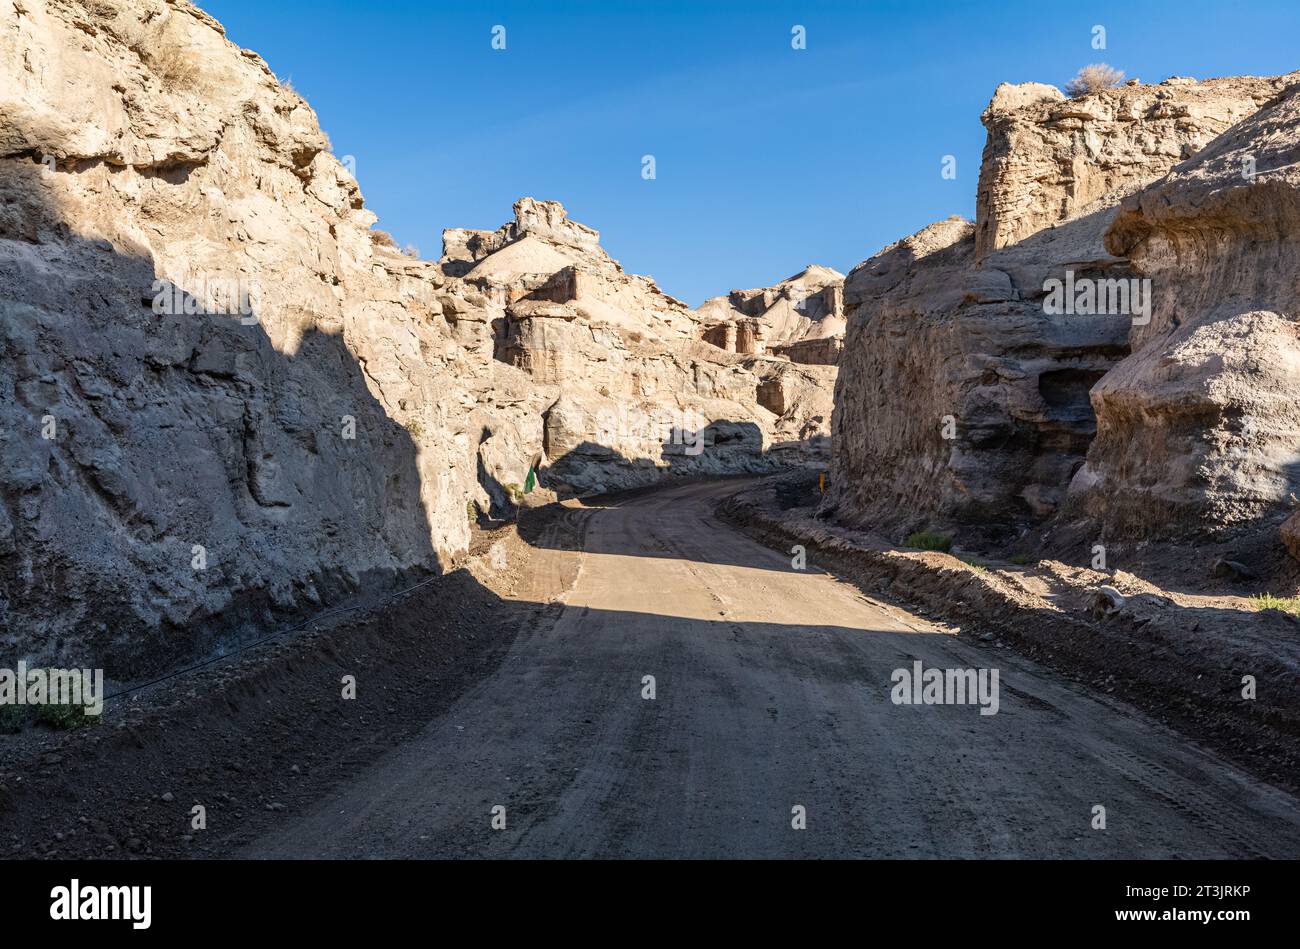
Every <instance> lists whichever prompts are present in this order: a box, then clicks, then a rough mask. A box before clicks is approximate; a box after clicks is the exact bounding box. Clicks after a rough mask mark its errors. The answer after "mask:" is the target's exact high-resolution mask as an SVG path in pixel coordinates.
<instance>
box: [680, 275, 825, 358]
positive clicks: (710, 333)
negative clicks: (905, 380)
mask: <svg viewBox="0 0 1300 949" xmlns="http://www.w3.org/2000/svg"><path fill="white" fill-rule="evenodd" d="M695 317H696V319H697V320H699V322H700V324H701V326H702V327H703V335H704V339H706V340H707V341H709V342H711V343H713V344H714V345H715V346H718V347H720V348H722V349H725V350H726V351H727V352H734V353H756V354H761V353H770V354H772V355H774V356H784V357H786V358H787V359H789V360H791V361H793V362H799V363H806V364H809V365H820V366H834V365H836V364H837V363H838V362H839V357H840V353H841V352H842V351H843V349H844V326H845V324H844V275H843V274H841V273H839V272H838V271H835V270H832V269H831V268H830V267H822V266H819V265H817V264H810V265H809V266H807V267H805V268H804V269H803V270H801V271H800V272H799V273H797V274H795V275H794V276H793V277H789V278H788V279H786V280H782V281H781V282H780V283H778V284H776V285H775V286H771V287H762V288H760V289H757V290H732V291H731V293H730V294H728V295H727V296H725V297H714V298H713V299H711V300H707V301H705V303H704V304H703V305H702V306H701V307H700V308H699V309H698V310H696V311H695Z"/></svg>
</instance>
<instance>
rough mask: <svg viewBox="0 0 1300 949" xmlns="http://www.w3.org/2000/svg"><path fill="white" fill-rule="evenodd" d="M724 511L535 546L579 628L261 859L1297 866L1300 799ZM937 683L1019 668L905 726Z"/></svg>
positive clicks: (519, 663)
mask: <svg viewBox="0 0 1300 949" xmlns="http://www.w3.org/2000/svg"><path fill="white" fill-rule="evenodd" d="M730 489H731V488H730V486H728V485H727V484H716V483H714V484H704V485H700V484H695V485H683V486H676V487H672V488H668V489H665V490H662V491H658V492H656V493H653V494H649V495H644V496H641V497H638V498H635V499H632V500H629V501H626V502H623V503H620V504H617V505H616V506H612V507H609V508H606V509H602V510H599V511H596V512H594V513H592V514H591V515H590V519H589V521H588V522H587V525H586V533H585V537H584V539H583V542H582V547H583V550H582V551H581V552H580V553H578V552H574V551H565V550H559V549H542V550H539V551H538V552H537V558H536V559H537V565H536V568H535V569H536V572H537V575H538V576H539V577H559V576H565V577H568V578H569V579H570V580H571V586H570V587H569V589H568V590H567V592H565V593H563V594H562V597H561V599H562V602H563V608H562V609H559V610H553V611H550V612H549V615H548V618H547V619H546V620H545V621H544V622H542V623H541V624H539V625H538V626H537V627H536V628H534V629H531V630H529V631H526V632H525V633H524V634H522V635H521V636H520V637H519V639H518V640H517V642H515V644H514V645H513V647H512V648H511V651H510V653H509V654H508V655H507V656H506V658H505V660H504V661H503V662H502V663H501V664H500V665H499V667H497V668H496V669H495V670H494V671H493V672H492V673H491V674H490V675H489V677H488V678H486V679H485V680H484V681H482V682H481V683H480V684H479V685H477V686H476V687H474V688H473V689H471V690H470V691H469V692H467V693H466V694H464V695H463V696H461V698H460V699H459V701H457V702H456V703H455V704H453V705H452V706H451V707H450V710H449V711H448V712H447V713H446V714H444V715H442V716H440V717H439V718H437V719H435V720H434V721H433V722H431V723H430V725H429V726H428V727H427V729H425V730H424V731H423V732H422V733H421V734H420V735H419V736H418V737H417V738H416V739H415V740H413V741H410V742H408V743H407V744H405V745H403V746H401V747H399V748H397V749H395V750H394V751H392V752H391V753H389V754H388V755H387V756H386V757H385V758H383V759H382V760H381V761H380V762H379V763H378V765H377V766H375V767H372V768H369V769H368V770H366V771H365V772H364V773H360V774H358V775H356V777H355V779H354V780H353V781H351V783H349V784H346V785H345V786H344V787H342V788H341V789H340V790H339V791H338V792H337V793H335V794H334V795H333V796H331V797H329V798H326V799H325V800H323V801H322V802H320V803H319V804H317V805H316V806H314V807H313V808H312V809H310V810H308V811H306V812H305V813H302V814H300V815H294V816H290V817H287V818H286V822H285V823H284V824H282V825H281V826H280V827H279V828H278V829H277V830H276V831H275V832H274V833H273V834H271V835H269V836H266V837H263V838H261V839H259V840H257V841H255V842H254V843H253V844H252V845H251V846H250V847H249V848H247V850H246V851H245V854H246V855H250V856H261V857H308V856H326V857H440V856H488V857H497V856H521V857H568V856H597V857H784V856H794V857H848V856H863V857H1015V856H1026V857H1094V858H1095V857H1172V856H1181V857H1227V856H1234V857H1235V856H1277V857H1294V856H1297V855H1300V802H1297V800H1296V799H1295V798H1293V797H1291V796H1290V795H1287V794H1285V793H1283V792H1281V791H1279V790H1276V789H1274V788H1271V787H1269V786H1267V785H1263V784H1261V783H1259V782H1258V781H1255V780H1253V779H1251V778H1249V777H1247V776H1245V775H1243V774H1242V773H1240V772H1239V771H1238V770H1236V769H1234V768H1233V767H1232V766H1230V765H1228V764H1226V763H1225V762H1223V761H1222V760H1220V759H1218V758H1216V757H1214V756H1212V755H1210V754H1208V753H1206V752H1203V751H1201V750H1199V749H1198V748H1196V747H1194V746H1191V745H1189V743H1188V742H1187V741H1186V740H1185V739H1182V738H1180V737H1179V736H1177V735H1176V734H1174V733H1172V732H1170V731H1168V730H1167V729H1165V728H1163V727H1162V726H1160V725H1159V724H1158V723H1156V722H1154V721H1152V720H1150V719H1149V718H1147V717H1145V716H1143V715H1141V714H1139V713H1137V712H1135V711H1133V710H1131V709H1129V708H1128V707H1126V706H1122V705H1119V704H1117V703H1112V702H1109V701H1107V700H1106V699H1105V698H1104V697H1100V698H1099V697H1096V696H1092V695H1088V694H1084V693H1083V692H1081V691H1079V690H1078V689H1077V688H1076V687H1075V686H1073V685H1071V684H1069V683H1067V682H1065V681H1064V680H1062V679H1060V678H1059V677H1057V676H1055V675H1054V674H1052V673H1049V672H1046V671H1044V670H1042V669H1040V668H1037V667H1035V666H1033V665H1032V664H1030V663H1028V662H1026V661H1024V660H1022V659H1019V658H1017V657H1016V656H1015V655H1014V654H1012V653H1011V651H1010V650H1007V649H1000V648H995V647H994V646H993V645H984V644H980V643H972V642H968V641H966V640H965V639H960V640H959V639H958V638H957V637H955V636H952V635H946V634H943V633H940V632H938V631H937V630H935V629H934V628H933V627H931V626H930V625H929V624H928V623H927V622H926V621H924V620H922V619H919V618H916V617H912V616H909V615H907V614H906V613H904V612H902V611H900V610H897V609H893V608H891V607H887V606H884V605H882V604H879V603H876V602H873V601H870V600H868V599H867V598H866V597H864V596H863V595H862V594H861V593H859V592H858V591H857V590H856V589H855V588H854V587H851V586H849V585H848V584H846V583H842V582H840V581H837V580H836V579H834V578H833V577H831V576H828V575H826V574H823V573H820V572H818V571H817V570H815V569H813V568H809V569H806V570H796V569H793V568H792V566H791V557H790V556H789V555H784V554H781V553H778V552H775V551H772V550H769V549H767V548H764V547H761V546H759V545H758V544H756V543H755V542H754V541H751V540H749V539H748V538H746V537H743V536H741V535H740V534H738V533H736V532H735V531H733V530H730V529H728V528H727V527H725V526H723V525H722V524H719V523H717V522H716V521H715V520H713V518H712V517H711V513H710V512H711V510H712V504H713V500H714V499H715V498H716V496H718V495H719V494H721V493H725V492H726V491H728V490H730ZM540 543H541V544H542V545H543V546H545V545H546V544H547V541H546V539H545V538H543V539H542V540H541V541H540ZM557 546H558V545H557ZM575 567H576V570H575V569H574V568H575ZM917 660H920V661H921V663H922V664H923V668H926V669H929V668H939V669H952V668H974V669H997V670H998V673H999V705H998V711H997V713H996V714H993V715H981V714H980V709H979V707H978V706H977V705H973V704H965V705H937V704H935V705H926V704H921V705H902V704H894V702H893V701H891V688H892V684H893V683H892V681H891V676H892V675H893V673H894V671H895V670H897V669H908V670H909V671H910V670H911V669H912V668H913V663H914V662H915V661H917ZM647 676H652V677H653V686H654V698H646V697H643V695H644V694H646V691H647V685H646V679H645V677H647ZM1097 806H1101V807H1104V808H1105V829H1104V830H1102V829H1093V823H1094V821H1095V814H1096V813H1098V812H1096V811H1095V808H1096V807H1097ZM498 807H499V808H504V811H500V810H497V811H496V812H495V817H496V822H497V823H498V824H499V823H500V822H501V817H502V816H504V825H505V826H504V829H494V827H493V822H494V808H498ZM797 807H798V808H802V809H803V812H804V813H805V814H806V829H804V830H798V829H794V827H792V822H794V820H795V817H794V815H795V813H796V812H795V810H794V809H795V808H797Z"/></svg>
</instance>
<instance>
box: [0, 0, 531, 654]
mask: <svg viewBox="0 0 1300 949" xmlns="http://www.w3.org/2000/svg"><path fill="white" fill-rule="evenodd" d="M0 77H2V78H3V82H2V83H0V87H2V89H0V189H3V195H4V200H3V203H2V204H0V310H2V314H0V349H2V351H3V358H2V359H0V392H2V393H3V395H2V396H0V442H3V446H2V448H0V578H3V582H0V628H2V629H3V630H4V634H3V645H4V646H5V648H6V649H8V650H17V651H18V653H19V654H20V655H21V654H24V653H28V652H29V653H30V654H31V656H32V657H33V658H34V659H50V660H57V659H61V658H75V659H76V661H78V662H80V663H83V664H84V663H86V662H92V663H95V662H103V663H108V664H109V666H110V670H114V669H115V670H116V671H118V672H121V671H123V670H138V669H140V668H144V667H147V666H151V665H154V666H156V665H161V664H165V663H166V662H167V661H168V660H169V659H171V658H173V657H175V656H177V655H180V654H184V653H189V652H193V651H195V650H196V649H203V648H211V647H212V646H214V645H215V644H216V642H218V641H219V640H220V639H221V638H222V637H224V636H226V635H233V634H236V633H238V631H239V629H241V628H243V627H245V626H246V625H252V624H263V623H267V622H270V621H273V620H274V618H275V617H276V616H279V615H281V614H286V613H293V612H297V611H300V610H303V609H309V608H316V607H318V605H319V604H321V603H323V602H326V601H330V600H333V599H336V598H338V597H339V596H341V595H342V594H344V593H347V592H350V591H354V590H356V589H358V588H360V587H361V586H362V585H370V586H373V585H376V584H382V583H388V582H393V581H395V580H398V579H400V578H401V577H402V576H403V575H404V574H406V573H407V572H409V571H412V570H427V569H437V568H438V567H439V563H440V561H442V560H445V558H446V557H447V556H448V555H449V554H451V553H452V552H454V551H457V550H460V549H463V548H464V547H465V545H466V543H467V539H468V528H467V521H466V516H465V515H466V499H467V498H469V497H473V496H474V495H475V493H476V492H477V490H478V487H477V482H478V473H477V471H476V464H475V453H476V451H477V449H478V438H479V434H480V431H481V428H480V426H481V419H482V418H487V417H491V418H492V419H493V423H492V424H493V425H494V426H495V427H496V428H501V427H508V426H509V425H511V424H513V423H512V422H511V419H512V418H514V417H518V419H519V420H520V424H521V425H524V426H525V428H526V426H527V420H528V419H529V418H530V417H533V418H538V417H540V408H541V406H540V405H536V404H532V405H530V400H534V399H535V396H534V395H533V394H532V393H530V392H528V391H527V390H519V389H515V388H512V385H511V382H510V381H509V380H508V379H507V381H506V382H505V383H502V384H497V383H496V382H495V381H494V379H493V378H492V377H493V376H506V377H509V376H510V375H511V373H512V372H513V373H514V375H516V376H520V377H521V378H522V374H519V373H517V372H514V371H513V370H511V369H510V368H509V367H507V366H504V365H498V364H491V363H490V362H488V363H485V362H483V361H481V360H476V359H475V355H474V353H472V352H470V351H467V350H466V349H465V348H464V347H463V346H461V345H459V344H458V342H457V340H456V339H455V338H454V336H453V334H452V333H451V332H450V330H449V326H448V324H447V322H446V320H445V319H444V317H443V316H442V313H443V312H456V311H458V310H461V309H468V308H470V307H471V306H472V304H471V303H470V302H469V301H467V300H466V299H464V298H461V297H459V296H458V295H457V294H458V291H457V290H456V289H452V288H450V287H449V283H450V282H449V281H447V280H446V278H444V277H443V276H442V275H441V274H440V273H439V272H438V270H437V268H436V267H435V266H434V265H432V264H429V263H426V262H422V261H418V260H413V259H411V258H407V257H404V256H402V255H400V254H399V253H397V252H396V250H395V249H393V248H391V247H389V246H386V245H385V243H384V242H383V241H378V240H375V239H373V235H372V233H371V232H370V227H371V225H372V224H373V223H374V220H375V218H374V215H373V214H371V213H370V212H369V211H368V210H366V209H365V207H364V205H363V203H362V199H361V195H360V193H359V191H358V189H357V184H356V182H355V180H353V178H352V176H351V175H350V174H349V173H348V172H347V170H346V169H344V168H343V166H342V165H340V163H339V162H338V161H336V160H335V158H334V157H333V156H332V155H331V154H330V151H329V143H328V141H327V140H326V138H325V136H324V135H323V134H322V133H321V131H320V128H319V126H318V124H317V121H316V117H315V116H314V114H313V113H312V111H311V109H310V108H309V107H308V106H307V104H306V103H305V102H304V101H303V100H302V98H301V97H300V96H298V95H297V94H296V93H294V92H293V91H291V90H289V89H287V88H285V87H283V86H282V85H281V84H280V83H279V82H278V81H277V80H276V78H275V76H274V75H272V73H271V71H270V70H269V69H268V68H267V66H266V64H265V63H264V62H263V61H262V60H261V59H260V58H258V57H257V56H256V55H254V54H253V53H250V52H248V51H246V50H241V49H240V48H239V47H237V46H235V45H234V44H232V43H230V42H229V41H228V40H227V39H226V38H225V36H224V35H223V32H222V29H221V27H220V25H219V24H217V23H216V22H215V21H214V20H213V19H212V18H210V17H209V16H207V15H206V14H204V13H203V12H202V11H200V10H198V9H196V8H194V7H193V6H191V5H190V4H188V3H184V2H162V0H138V2H132V3H121V2H96V3H75V2H59V3H55V2H48V3H47V2H38V0H30V2H24V3H22V4H14V5H12V7H11V8H6V9H5V10H4V11H0ZM536 427H537V428H538V431H537V432H536V435H537V440H538V441H539V442H540V425H537V426H536ZM87 652H89V653H90V655H89V656H88V655H87Z"/></svg>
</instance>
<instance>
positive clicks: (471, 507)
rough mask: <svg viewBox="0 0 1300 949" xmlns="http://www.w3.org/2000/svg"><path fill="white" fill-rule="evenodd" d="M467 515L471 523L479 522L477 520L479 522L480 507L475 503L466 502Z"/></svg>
mask: <svg viewBox="0 0 1300 949" xmlns="http://www.w3.org/2000/svg"><path fill="white" fill-rule="evenodd" d="M465 513H466V514H468V515H469V519H470V520H471V521H477V520H478V505H477V504H475V503H474V502H473V501H466V502H465Z"/></svg>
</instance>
